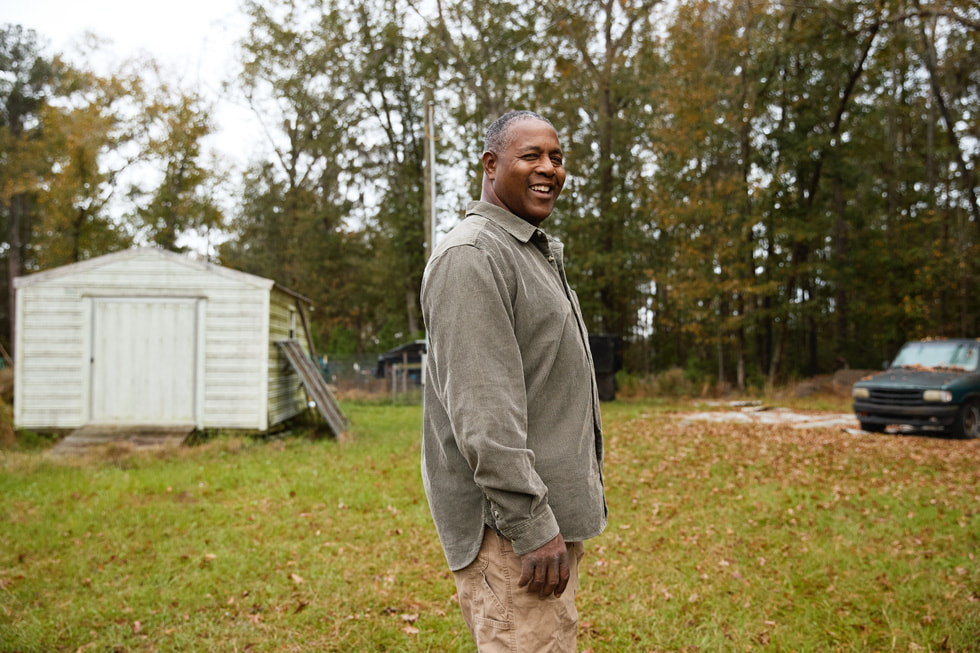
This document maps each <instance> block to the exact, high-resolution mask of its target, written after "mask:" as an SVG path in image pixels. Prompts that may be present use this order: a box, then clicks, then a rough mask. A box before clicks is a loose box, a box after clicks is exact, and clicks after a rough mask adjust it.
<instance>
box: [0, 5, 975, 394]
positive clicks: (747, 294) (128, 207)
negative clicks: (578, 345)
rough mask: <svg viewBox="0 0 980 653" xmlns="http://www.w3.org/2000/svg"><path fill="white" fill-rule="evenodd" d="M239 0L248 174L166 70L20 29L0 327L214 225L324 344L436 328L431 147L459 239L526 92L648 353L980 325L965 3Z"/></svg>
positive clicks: (638, 355)
mask: <svg viewBox="0 0 980 653" xmlns="http://www.w3.org/2000/svg"><path fill="white" fill-rule="evenodd" d="M241 10H242V11H243V12H244V13H245V14H246V15H247V17H248V21H249V23H250V29H249V32H248V36H247V37H245V38H244V39H243V40H242V41H241V42H240V43H239V46H238V47H239V49H238V57H237V60H238V62H239V67H238V71H237V75H236V76H235V77H234V78H233V79H229V80H227V84H226V87H225V90H224V92H225V93H228V94H230V95H233V96H234V97H236V98H238V99H239V101H241V102H245V103H247V104H248V106H249V107H250V108H251V109H252V111H253V112H254V114H255V116H256V117H257V119H258V120H259V121H260V123H261V125H262V126H263V128H262V134H261V135H258V136H257V137H256V138H260V139H262V141H263V143H264V144H265V146H266V149H265V151H266V152H267V154H266V155H265V156H259V157H256V158H255V159H254V160H252V161H250V162H249V165H248V167H247V169H245V170H244V171H243V172H241V173H239V174H236V173H234V172H233V171H232V170H231V168H230V167H229V166H227V165H226V164H224V163H223V162H221V161H220V160H217V159H209V158H208V157H207V156H206V151H205V149H204V148H203V147H202V143H204V142H205V139H206V137H207V136H208V135H209V134H211V133H212V132H213V131H214V124H213V116H212V113H211V109H210V106H211V105H210V104H209V100H208V99H207V98H205V97H202V96H200V95H198V94H195V93H192V92H187V91H185V90H181V89H180V88H179V85H173V84H166V83H163V82H162V81H161V79H160V77H159V75H157V74H156V72H155V71H156V68H155V67H154V66H152V65H151V63H146V62H143V64H142V65H130V66H129V67H127V68H123V69H121V70H120V71H119V73H118V74H114V75H111V76H100V75H95V74H94V73H91V72H88V71H86V70H85V69H84V66H82V67H79V66H78V65H77V64H71V63H69V62H67V61H66V60H65V59H63V58H62V57H61V56H54V55H48V54H46V53H45V52H44V51H43V48H42V47H40V46H39V45H38V43H39V39H38V36H37V35H35V34H32V33H30V32H28V31H26V30H23V29H21V28H19V27H17V26H6V27H5V28H3V31H2V33H0V39H2V41H0V61H2V67H3V70H4V75H3V76H2V78H0V104H2V107H0V184H2V186H0V224H2V237H3V245H2V251H0V256H2V257H3V258H4V259H5V261H6V263H7V265H6V266H5V268H4V271H5V273H6V277H7V281H8V283H7V284H4V288H3V289H2V290H0V291H4V290H5V291H6V294H7V299H8V302H7V303H5V304H4V305H3V306H4V307H7V310H6V312H5V313H3V312H2V310H0V320H3V321H4V322H6V323H8V324H9V322H10V315H11V311H10V308H9V306H10V304H9V300H10V299H11V292H10V289H9V282H10V280H11V279H12V278H13V277H14V276H17V275H20V274H25V273H30V272H34V271H38V270H43V269H46V268H49V267H53V266H56V265H61V264H65V263H69V262H73V261H77V260H83V259H85V258H90V257H92V256H95V255H99V254H103V253H106V252H109V251H113V250H116V249H120V248H123V247H127V246H130V245H131V244H133V243H156V244H158V245H160V246H162V247H167V248H170V249H179V247H178V242H180V241H179V239H180V236H182V235H187V234H190V233H193V234H197V235H198V236H200V235H201V234H211V235H213V234H220V236H221V237H220V239H218V240H220V244H219V245H218V246H217V249H216V257H217V259H218V260H219V262H220V263H222V264H223V265H227V266H230V267H234V268H237V269H241V270H244V271H247V272H252V273H255V274H259V275H261V276H265V277H268V278H272V279H275V280H276V281H278V282H280V283H282V284H283V285H286V286H288V287H290V288H292V289H294V290H296V291H298V292H301V293H303V294H305V295H307V296H309V297H311V298H312V299H313V300H314V302H315V303H316V306H317V310H316V315H315V323H316V327H317V330H318V331H317V334H316V336H317V345H318V347H319V349H320V350H321V351H323V352H331V353H353V352H370V351H380V350H383V349H386V348H389V347H391V346H394V345H397V344H400V343H402V342H405V341H407V340H409V339H412V338H416V337H420V336H421V335H422V333H423V329H424V326H423V325H422V324H421V321H420V317H419V310H418V291H419V286H420V283H421V275H422V271H423V268H424V264H425V255H426V254H425V252H426V250H425V245H426V229H425V227H424V224H425V216H426V202H427V189H426V187H425V183H424V179H425V171H426V141H427V140H429V142H430V143H433V144H434V148H435V159H436V166H435V178H436V183H437V190H438V193H437V201H436V204H437V207H436V208H437V215H438V219H439V230H440V231H441V232H444V231H445V230H447V229H448V228H449V227H450V226H451V225H452V224H454V222H455V221H456V220H458V218H459V215H460V212H461V211H462V207H463V206H464V205H465V203H466V202H467V201H468V200H469V199H471V198H473V197H477V196H478V194H479V187H480V169H479V155H480V153H481V150H482V140H483V133H484V130H485V128H486V125H487V124H489V122H490V121H492V120H493V119H494V118H496V117H497V116H499V115H501V114H502V113H504V112H505V111H507V110H509V109H512V108H530V109H533V110H535V111H538V112H540V113H542V114H544V115H546V116H548V117H549V118H550V119H551V120H552V121H553V122H554V124H555V126H556V128H557V129H558V132H559V136H560V138H561V140H562V143H563V146H564V148H565V150H566V161H567V168H568V173H569V179H568V182H567V183H566V187H565V191H564V192H563V195H562V198H561V199H560V200H559V205H558V207H557V209H556V211H555V213H554V214H553V215H552V217H551V218H549V220H548V222H547V223H546V224H545V226H546V228H547V229H548V230H549V231H550V232H551V233H553V234H554V235H556V236H558V237H559V238H561V239H562V240H564V241H565V243H566V245H567V248H566V252H567V254H568V257H569V261H568V268H569V277H570V280H571V282H572V283H573V285H574V286H575V288H576V289H577V291H578V294H579V298H580V301H581V304H582V308H583V312H584V314H585V316H586V320H587V321H588V326H589V328H590V331H592V332H593V333H605V334H611V335H616V336H620V337H621V341H622V352H621V354H622V359H623V364H624V366H625V368H626V370H627V371H629V372H632V373H636V374H646V373H652V372H657V371H661V370H664V369H667V368H671V367H681V368H684V369H685V370H687V371H688V372H689V373H690V374H691V375H692V376H695V377H697V378H699V379H707V380H713V381H716V382H720V383H725V384H728V385H730V386H736V387H739V388H745V387H747V386H753V385H756V386H757V385H762V384H765V383H774V382H778V381H782V380H785V379H787V378H791V377H794V376H807V375H812V374H815V373H819V372H826V371H831V370H834V369H838V368H841V367H845V366H849V367H872V368H874V367H879V366H880V365H881V363H882V361H883V360H885V359H887V358H890V357H891V356H892V355H893V354H894V353H895V351H896V350H897V348H898V347H899V346H900V344H901V343H902V342H904V341H905V340H908V339H911V338H917V337H926V336H980V333H977V318H978V312H980V300H978V298H977V292H976V290H975V289H976V280H977V273H978V263H977V261H978V257H977V248H978V242H980V239H978V236H980V234H978V229H980V204H978V198H977V193H978V181H977V172H976V169H977V163H978V160H980V4H978V3H977V2H975V1H971V0H952V1H941V0H935V1H933V2H922V1H919V0H876V1H871V0H863V1H837V2H817V1H813V0H810V1H804V2H767V1H764V0H725V1H722V2H706V1H693V0H692V1H683V0H676V1H672V2H667V1H660V2H658V1H652V0H547V1H546V2H544V3H536V4H531V5H528V4H526V3H524V4H521V3H512V2H489V3H488V2H480V1H477V0H434V2H428V3H418V2H416V1H415V0H364V1H354V0H267V1H263V2H257V1H255V0H245V2H244V3H243V5H242V7H241ZM430 102H431V103H432V106H433V108H434V116H435V120H434V124H432V125H428V124H427V122H426V118H425V116H426V113H427V107H428V106H429V103H430ZM134 166H146V167H148V168H149V169H152V170H153V171H154V173H153V174H152V175H145V174H144V175H138V176H136V178H137V179H138V181H133V178H134V176H133V175H127V174H126V171H127V170H132V169H133V167H134ZM147 179H149V180H150V181H147ZM224 197H228V198H230V201H224V202H223V201H222V198H224ZM216 242H217V241H216Z"/></svg>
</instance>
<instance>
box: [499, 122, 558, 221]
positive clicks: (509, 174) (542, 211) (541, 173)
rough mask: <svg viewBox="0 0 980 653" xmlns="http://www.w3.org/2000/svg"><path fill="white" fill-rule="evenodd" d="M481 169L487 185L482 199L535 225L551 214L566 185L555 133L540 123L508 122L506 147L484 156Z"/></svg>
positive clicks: (545, 124)
mask: <svg viewBox="0 0 980 653" xmlns="http://www.w3.org/2000/svg"><path fill="white" fill-rule="evenodd" d="M483 169H484V172H485V173H486V175H487V179H488V180H489V186H490V188H489V191H490V192H489V193H488V195H487V196H486V197H485V198H484V199H486V200H487V201H489V202H491V203H493V204H496V205H497V206H499V207H501V208H505V209H507V210H508V211H510V212H511V213H513V214H514V215H516V216H517V217H519V218H523V219H524V220H526V221H528V222H530V223H531V224H533V225H535V226H537V225H539V224H541V221H542V220H544V219H545V218H547V217H548V216H549V215H550V214H551V210H552V209H553V208H555V200H557V199H558V193H560V192H561V189H562V186H564V185H565V166H564V160H563V157H562V152H561V145H559V143H558V134H557V133H555V130H554V129H553V128H552V127H551V125H549V124H548V123H546V122H543V121H541V120H535V119H528V120H518V121H516V122H513V123H511V124H510V129H509V130H508V132H507V147H506V148H505V149H504V151H503V152H496V153H494V152H486V153H484V155H483Z"/></svg>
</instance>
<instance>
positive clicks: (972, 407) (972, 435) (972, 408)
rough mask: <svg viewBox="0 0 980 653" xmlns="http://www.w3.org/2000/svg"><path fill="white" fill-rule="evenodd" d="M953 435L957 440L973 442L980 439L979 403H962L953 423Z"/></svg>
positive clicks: (973, 400) (973, 401) (974, 400)
mask: <svg viewBox="0 0 980 653" xmlns="http://www.w3.org/2000/svg"><path fill="white" fill-rule="evenodd" d="M952 431H953V435H955V436H956V437H958V438H966V439H968V440H974V439H976V438H977V437H980V402H978V401H977V400H976V399H969V400H967V401H965V402H963V405H962V406H961V407H960V412H959V413H957V414H956V421H955V422H954V423H953V429H952Z"/></svg>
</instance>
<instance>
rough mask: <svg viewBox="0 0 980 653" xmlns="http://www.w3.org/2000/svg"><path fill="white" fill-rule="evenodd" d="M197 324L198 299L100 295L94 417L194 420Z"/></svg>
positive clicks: (104, 420)
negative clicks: (121, 297) (123, 297)
mask: <svg viewBox="0 0 980 653" xmlns="http://www.w3.org/2000/svg"><path fill="white" fill-rule="evenodd" d="M197 329H198V324H197V307H196V300H194V299H182V298H159V299H157V298H125V299H96V300H95V302H94V306H93V310H92V361H91V362H92V418H91V421H92V422H93V423H95V424H110V423H116V424H155V425H156V424H193V423H194V422H195V412H196V411H195V405H194V398H195V396H196V394H197V393H196V387H197V381H196V378H195V377H196V372H197Z"/></svg>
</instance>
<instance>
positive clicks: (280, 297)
mask: <svg viewBox="0 0 980 653" xmlns="http://www.w3.org/2000/svg"><path fill="white" fill-rule="evenodd" d="M297 310H298V309H297V307H296V299H295V298H293V297H291V296H290V295H288V294H286V293H284V292H282V291H281V290H279V289H273V291H272V295H271V297H270V304H269V340H268V342H269V358H268V375H267V376H268V379H269V391H268V392H269V423H270V424H278V423H279V422H282V421H284V420H286V419H289V418H290V417H294V416H296V415H298V414H300V413H301V412H302V411H303V410H305V409H306V390H304V388H303V384H302V382H301V380H300V378H299V375H298V374H296V372H294V371H293V368H292V367H291V366H290V364H289V361H288V360H286V357H285V356H284V355H283V353H282V352H281V351H279V347H277V346H276V344H275V343H276V342H277V341H279V340H286V339H288V338H290V332H289V331H290V312H291V311H292V312H295V311H297ZM304 310H309V309H308V308H305V307H304ZM295 326H296V329H295V332H294V333H293V334H292V336H291V337H292V338H294V339H295V340H298V341H299V343H300V346H301V347H302V348H303V351H305V352H306V353H307V355H309V353H310V351H309V346H308V345H307V340H306V333H305V332H304V331H303V322H302V320H301V319H300V317H299V315H298V314H296V317H295Z"/></svg>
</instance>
